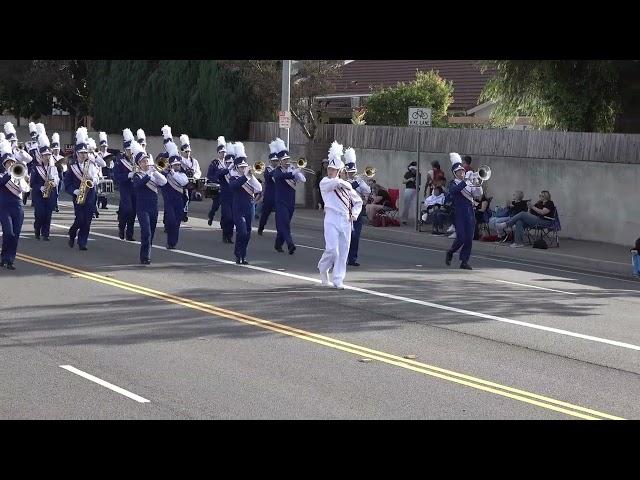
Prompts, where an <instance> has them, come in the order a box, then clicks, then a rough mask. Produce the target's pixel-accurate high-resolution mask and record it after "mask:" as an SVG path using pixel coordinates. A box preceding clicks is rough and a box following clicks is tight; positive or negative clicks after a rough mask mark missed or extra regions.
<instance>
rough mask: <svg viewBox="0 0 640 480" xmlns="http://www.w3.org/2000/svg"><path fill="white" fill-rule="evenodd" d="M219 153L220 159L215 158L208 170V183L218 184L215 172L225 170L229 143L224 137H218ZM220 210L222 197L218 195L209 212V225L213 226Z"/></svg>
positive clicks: (214, 198)
mask: <svg viewBox="0 0 640 480" xmlns="http://www.w3.org/2000/svg"><path fill="white" fill-rule="evenodd" d="M216 150H217V152H218V158H214V159H213V160H211V164H210V165H209V169H208V170H207V182H212V183H218V182H217V181H215V180H214V178H215V175H214V174H215V172H216V170H217V169H219V168H224V156H225V154H226V153H227V142H226V141H225V139H224V137H222V136H220V137H218V146H217V147H216ZM218 208H220V195H216V196H215V197H213V199H212V202H211V210H209V215H208V217H209V220H208V221H207V223H208V224H209V225H211V224H212V223H213V217H215V215H216V212H217V211H218Z"/></svg>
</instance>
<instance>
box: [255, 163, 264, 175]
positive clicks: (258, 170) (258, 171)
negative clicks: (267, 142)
mask: <svg viewBox="0 0 640 480" xmlns="http://www.w3.org/2000/svg"><path fill="white" fill-rule="evenodd" d="M265 169H266V166H265V164H264V162H263V161H262V160H259V161H257V162H255V163H254V164H253V172H254V173H255V174H256V175H261V174H263V173H264V171H265Z"/></svg>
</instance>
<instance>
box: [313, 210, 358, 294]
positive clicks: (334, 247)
mask: <svg viewBox="0 0 640 480" xmlns="http://www.w3.org/2000/svg"><path fill="white" fill-rule="evenodd" d="M325 212H326V213H325V217H324V242H325V248H324V253H323V254H322V258H321V259H320V261H319V262H318V270H320V272H328V271H329V270H331V269H333V284H334V285H342V282H343V281H344V276H345V275H346V273H347V256H348V255H349V245H350V244H351V228H352V225H351V222H350V221H349V220H348V219H347V218H346V217H342V216H339V215H336V214H332V213H331V212H327V211H326V210H325Z"/></svg>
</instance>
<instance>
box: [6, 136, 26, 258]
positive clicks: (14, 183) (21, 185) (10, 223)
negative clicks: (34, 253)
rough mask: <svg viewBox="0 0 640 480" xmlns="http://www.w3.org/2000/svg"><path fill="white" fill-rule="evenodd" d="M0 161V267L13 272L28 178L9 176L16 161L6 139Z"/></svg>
mask: <svg viewBox="0 0 640 480" xmlns="http://www.w3.org/2000/svg"><path fill="white" fill-rule="evenodd" d="M0 159H1V161H2V166H3V170H2V171H1V172H0V225H2V251H0V262H1V263H0V266H1V267H5V268H7V269H8V270H15V269H16V267H14V266H13V262H14V261H15V259H16V253H17V251H18V240H19V239H20V232H21V231H22V222H23V221H24V210H23V209H22V194H23V193H26V192H28V191H29V176H28V175H25V176H24V177H23V178H21V179H18V178H15V177H12V176H11V172H10V170H11V167H12V166H13V165H14V164H15V163H16V159H15V157H14V156H13V152H12V151H11V143H10V142H9V141H7V140H6V139H5V140H3V141H2V142H0ZM25 169H26V167H25ZM25 173H26V171H25Z"/></svg>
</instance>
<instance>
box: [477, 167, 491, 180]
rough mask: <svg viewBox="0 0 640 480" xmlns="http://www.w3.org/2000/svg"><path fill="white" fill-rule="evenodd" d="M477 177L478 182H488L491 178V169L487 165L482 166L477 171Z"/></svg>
mask: <svg viewBox="0 0 640 480" xmlns="http://www.w3.org/2000/svg"><path fill="white" fill-rule="evenodd" d="M478 177H480V180H482V181H483V182H486V181H487V180H489V179H490V178H491V167H490V166H489V165H482V166H481V167H480V168H479V169H478Z"/></svg>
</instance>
